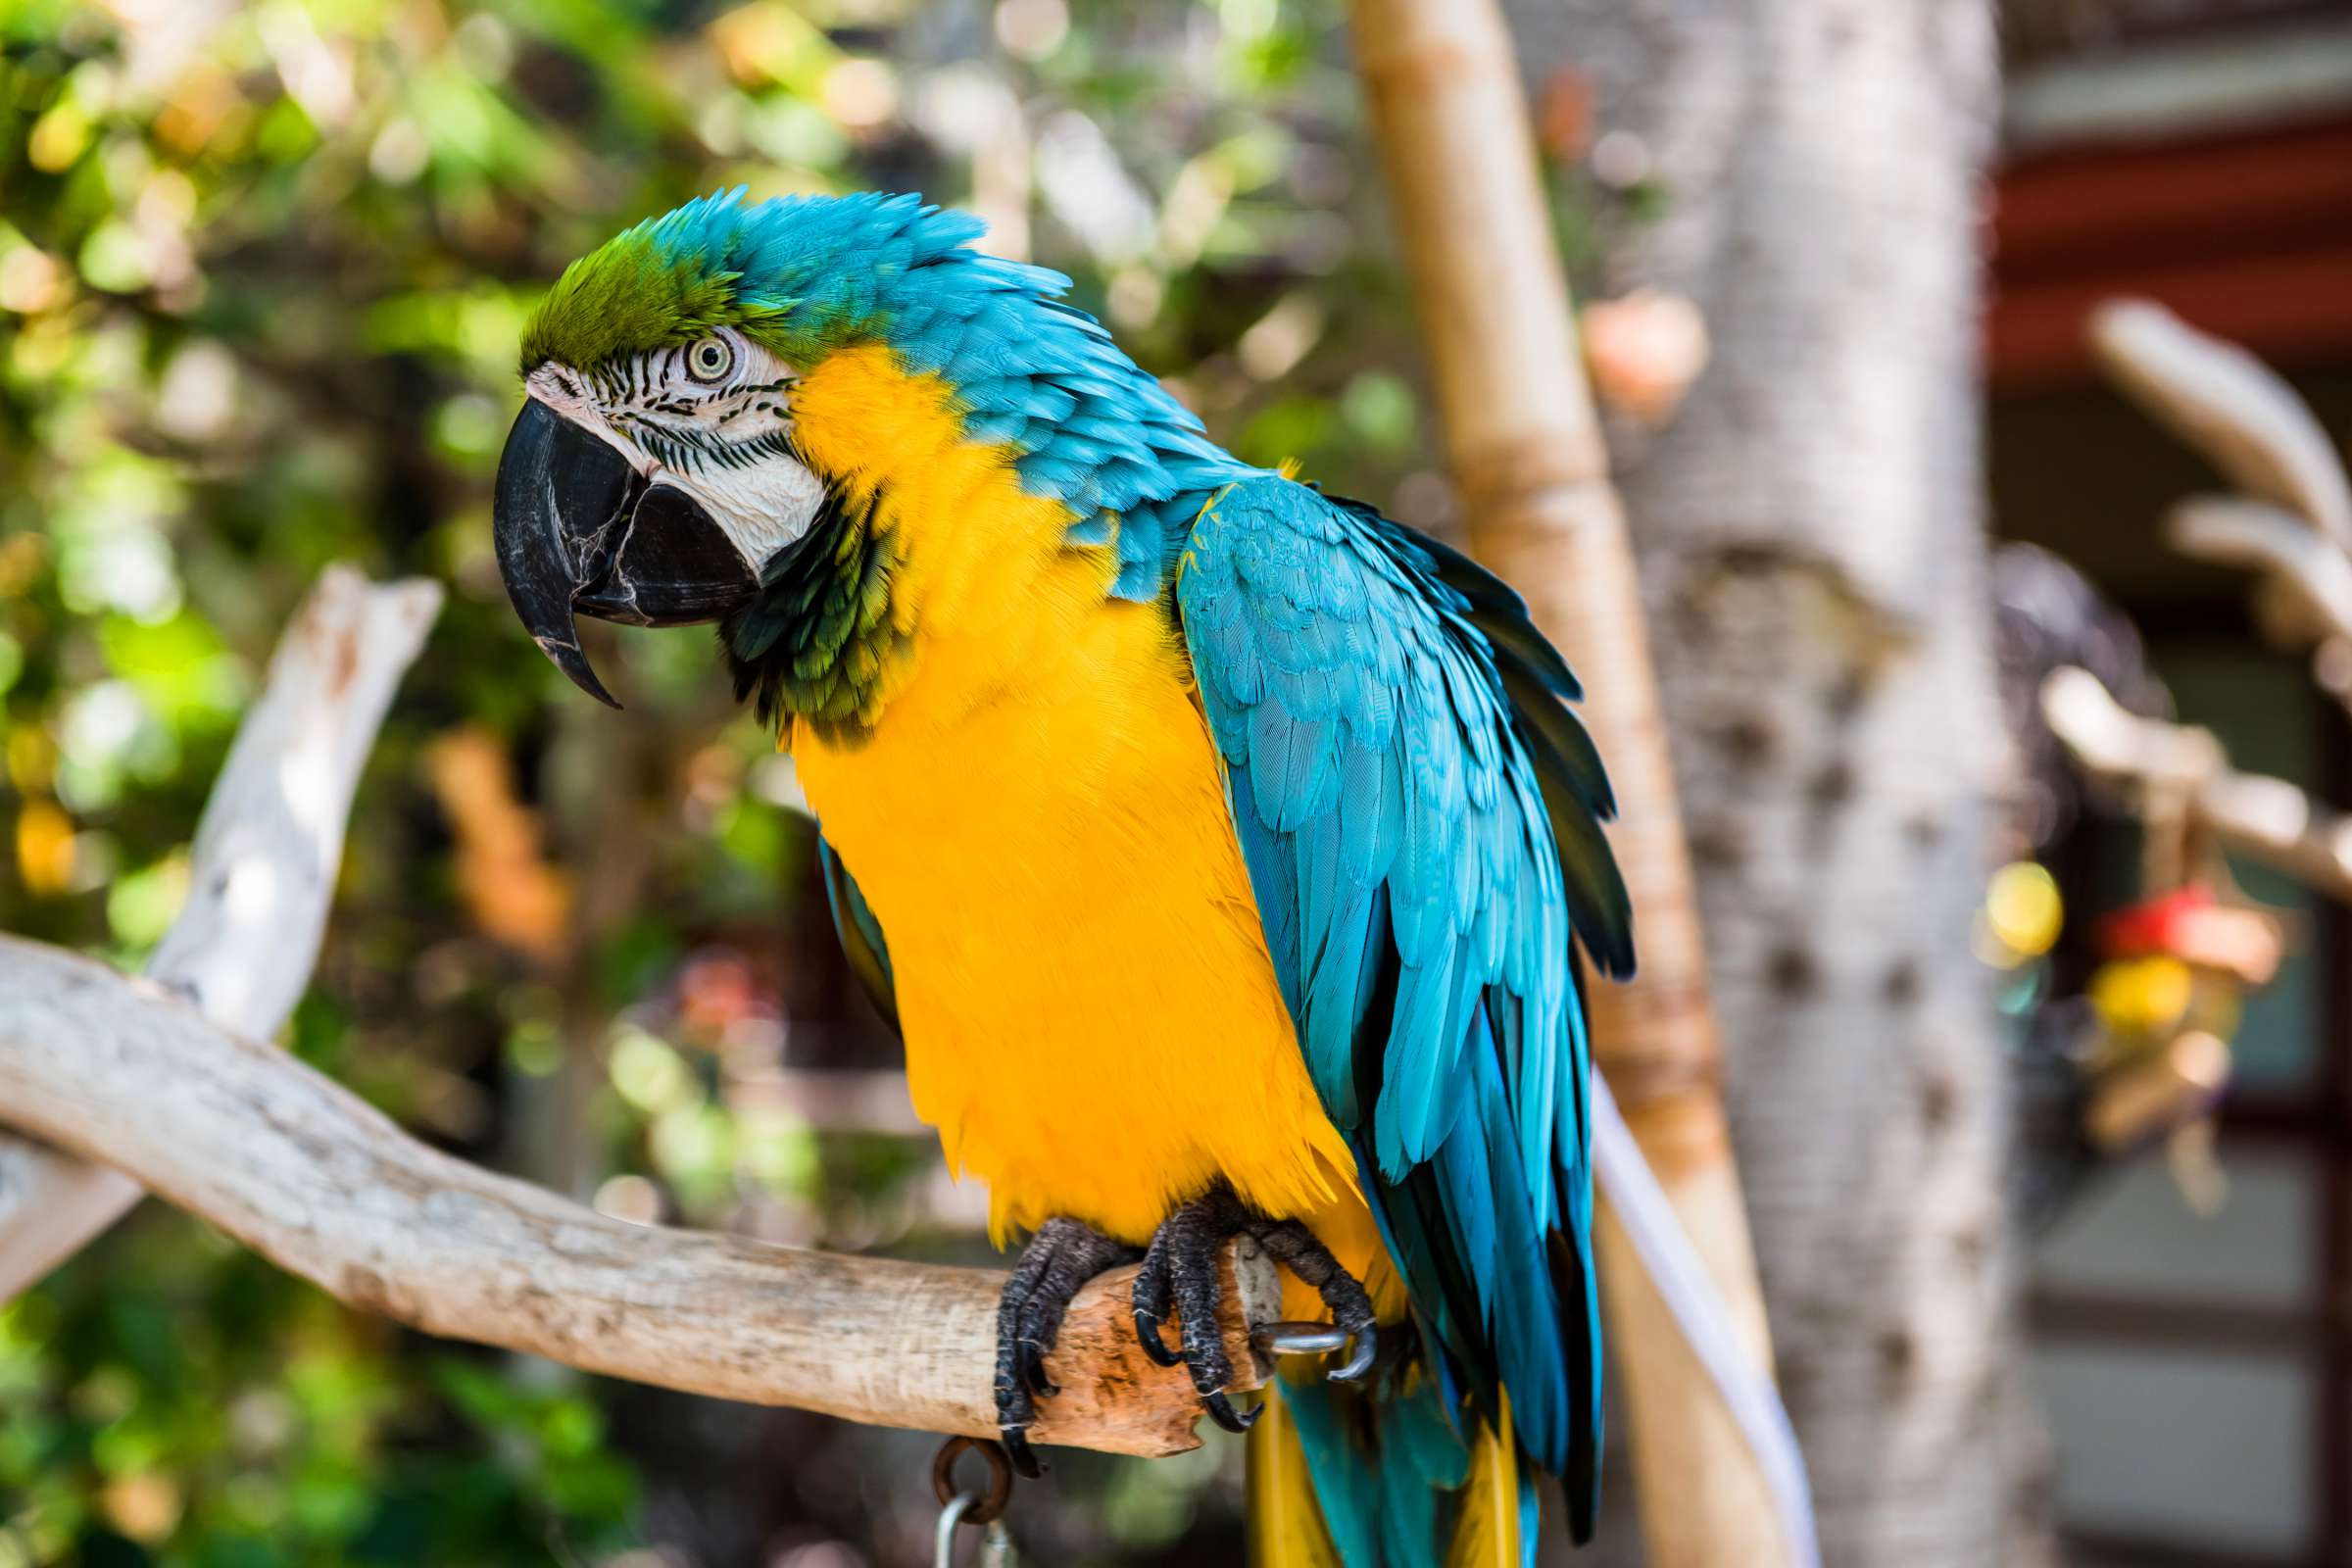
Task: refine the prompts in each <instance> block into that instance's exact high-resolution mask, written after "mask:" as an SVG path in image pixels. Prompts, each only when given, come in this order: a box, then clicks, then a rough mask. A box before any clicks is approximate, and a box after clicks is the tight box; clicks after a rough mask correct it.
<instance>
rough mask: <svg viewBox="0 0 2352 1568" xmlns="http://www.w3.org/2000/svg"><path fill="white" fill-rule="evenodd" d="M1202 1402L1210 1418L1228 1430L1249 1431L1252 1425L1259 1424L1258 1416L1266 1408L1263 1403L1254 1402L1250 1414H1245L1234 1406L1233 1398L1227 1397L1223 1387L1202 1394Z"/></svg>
mask: <svg viewBox="0 0 2352 1568" xmlns="http://www.w3.org/2000/svg"><path fill="white" fill-rule="evenodd" d="M1201 1404H1202V1406H1203V1407H1205V1408H1206V1409H1207V1411H1208V1415H1209V1419H1210V1420H1212V1421H1214V1422H1216V1424H1217V1425H1219V1426H1221V1427H1223V1428H1224V1429H1225V1430H1226V1431H1228V1432H1247V1431H1249V1430H1250V1428H1251V1427H1253V1426H1255V1425H1257V1418H1258V1417H1259V1416H1260V1415H1263V1414H1264V1413H1265V1408H1266V1407H1265V1406H1264V1405H1262V1404H1253V1405H1251V1406H1250V1413H1249V1414H1248V1415H1244V1414H1242V1412H1241V1411H1239V1410H1236V1409H1235V1408H1234V1407H1233V1401H1232V1400H1231V1399H1228V1398H1227V1397H1225V1391H1224V1390H1223V1389H1218V1390H1216V1391H1215V1392H1213V1393H1210V1394H1203V1395H1202V1396H1201Z"/></svg>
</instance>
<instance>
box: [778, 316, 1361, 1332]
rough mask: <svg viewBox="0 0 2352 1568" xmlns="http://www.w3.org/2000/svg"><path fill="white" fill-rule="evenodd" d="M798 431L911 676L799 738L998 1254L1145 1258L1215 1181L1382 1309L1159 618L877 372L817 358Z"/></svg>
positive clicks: (1209, 760) (1221, 795) (861, 359)
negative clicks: (1046, 1228) (866, 499)
mask: <svg viewBox="0 0 2352 1568" xmlns="http://www.w3.org/2000/svg"><path fill="white" fill-rule="evenodd" d="M795 411H796V433H797V436H798V440H799V444H800V447H801V451H802V453H803V454H804V456H805V457H806V458H807V459H808V460H809V462H811V463H812V464H813V465H814V466H817V468H818V469H819V470H820V471H822V472H825V473H826V474H828V475H830V476H831V477H832V478H833V479H834V481H835V482H837V483H840V484H843V485H845V486H848V487H850V488H851V489H852V490H853V491H855V492H857V493H858V494H860V495H870V496H874V497H876V498H878V499H877V500H876V526H877V527H880V528H883V529H886V530H888V531H889V532H890V533H891V534H892V535H893V536H894V539H895V541H896V543H897V548H898V564H897V568H896V570H895V571H894V573H893V575H892V577H891V590H890V593H891V613H892V614H893V616H894V617H895V618H896V619H897V620H898V622H899V624H900V625H901V626H902V627H903V628H905V629H906V630H907V633H908V635H909V636H910V638H911V639H912V648H913V657H912V658H911V659H909V660H908V661H907V663H906V665H905V666H904V668H903V669H900V670H898V671H895V672H893V673H892V675H891V676H890V678H889V680H888V681H887V682H886V683H885V686H884V689H883V698H882V700H881V701H880V703H879V705H878V713H877V716H876V717H875V720H874V724H873V728H872V731H871V733H870V734H867V735H863V736H860V737H858V738H857V739H855V740H840V741H828V740H827V739H825V738H824V737H823V736H822V735H820V734H818V733H816V731H815V730H814V728H813V727H812V726H810V725H808V724H806V723H799V722H796V723H795V725H794V727H793V729H792V731H791V732H790V733H789V734H788V735H787V737H786V739H787V741H788V742H789V744H790V745H791V747H792V749H793V751H794V754H795V757H796V759H797V760H798V762H799V766H800V773H801V779H802V783H803V785H804V787H805V788H806V789H807V791H808V794H809V803H810V804H811V805H812V806H813V807H814V808H815V809H816V813H817V816H818V818H819V819H820V821H821V822H822V823H823V825H824V832H825V837H826V839H827V840H828V841H829V842H830V843H831V844H832V845H833V847H834V849H835V850H836V851H837V852H838V853H839V854H840V856H841V858H842V859H843V861H844V863H846V864H847V865H848V867H849V869H850V872H851V874H852V875H853V876H855V877H856V878H857V879H858V887H859V888H860V890H861V891H862V892H863V893H864V895H865V897H866V900H867V902H868V903H869V904H871V905H872V907H873V909H874V912H875V914H876V916H877V917H878V918H879V919H880V921H881V923H882V929H883V933H884V935H885V937H886V938H887V939H888V941H889V946H890V959H891V969H892V975H893V979H894V982H895V985H896V990H897V1000H898V1009H899V1018H900V1022H901V1024H902V1026H903V1029H904V1032H905V1035H906V1039H907V1079H908V1083H909V1086H910V1088H911V1089H912V1091H913V1096H914V1104H915V1109H916V1110H917V1111H918V1112H919V1113H920V1114H921V1115H922V1116H923V1118H924V1119H925V1120H926V1121H928V1122H930V1123H931V1124H932V1125H933V1126H935V1127H937V1128H938V1129H939V1133H940V1138H941V1142H942V1143H943V1145H944V1146H945V1148H946V1151H947V1155H948V1158H949V1160H950V1162H951V1164H953V1165H954V1166H955V1167H956V1169H957V1170H958V1171H961V1172H969V1173H971V1174H973V1175H976V1176H978V1177H980V1178H981V1179H983V1180H985V1181H986V1182H987V1183H988V1184H989V1194H990V1207H991V1212H992V1216H993V1223H994V1228H995V1230H996V1231H997V1233H998V1236H999V1238H1000V1239H1002V1238H1003V1237H1004V1235H1005V1233H1007V1232H1009V1231H1014V1230H1027V1229H1033V1228H1034V1227H1036V1226H1037V1225H1039V1224H1041V1223H1043V1222H1044V1221H1045V1220H1047V1219H1050V1218H1053V1217H1054V1216H1056V1215H1067V1216H1069V1217H1071V1218H1074V1219H1079V1220H1083V1221H1085V1222H1086V1223H1088V1224H1090V1225H1093V1226H1095V1227H1096V1228H1097V1229H1099V1230H1102V1231H1104V1232H1107V1233H1109V1234H1111V1235H1113V1236H1117V1237H1120V1238H1122V1239H1124V1240H1127V1241H1129V1242H1133V1243H1139V1244H1140V1243H1142V1242H1144V1241H1145V1240H1147V1239H1148V1238H1149V1237H1150V1235H1151V1233H1152V1230H1153V1229H1154V1228H1155V1227H1156V1226H1157V1225H1158V1223H1159V1222H1160V1220H1161V1219H1163V1218H1164V1217H1165V1216H1166V1214H1167V1212H1168V1210H1169V1209H1170V1208H1172V1207H1173V1206H1175V1205H1176V1204H1177V1203H1179V1202H1181V1201H1184V1200H1186V1199H1189V1198H1192V1197H1195V1196H1197V1195H1198V1194H1200V1193H1201V1192H1202V1191H1203V1190H1204V1189H1206V1188H1207V1187H1209V1186H1210V1185H1211V1184H1212V1183H1214V1182H1216V1181H1219V1180H1223V1181H1225V1182H1227V1183H1229V1184H1231V1186H1232V1187H1233V1189H1234V1190H1235V1192H1236V1193H1238V1194H1239V1195H1240V1197H1241V1198H1242V1200H1243V1201H1245V1202H1248V1203H1249V1204H1250V1205H1251V1206H1252V1207H1254V1208H1256V1209H1257V1210H1259V1211H1260V1212H1263V1213H1266V1214H1270V1215H1274V1216H1277V1217H1299V1218H1302V1219H1306V1220H1307V1221H1308V1222H1309V1223H1310V1224H1311V1225H1312V1226H1313V1228H1314V1230H1315V1231H1316V1233H1317V1234H1318V1235H1320V1236H1321V1237H1323V1239H1324V1240H1325V1241H1326V1242H1327V1243H1328V1244H1329V1245H1330V1246H1331V1247H1332V1250H1333V1251H1334V1252H1335V1253H1337V1254H1338V1255H1339V1257H1340V1260H1341V1261H1342V1262H1343V1263H1344V1264H1346V1265H1347V1266H1348V1267H1349V1268H1350V1269H1351V1270H1352V1271H1354V1272H1355V1273H1356V1274H1357V1276H1358V1277H1359V1278H1363V1279H1365V1282H1366V1284H1367V1285H1368V1286H1369V1287H1370V1288H1371V1289H1372V1290H1373V1293H1374V1298H1375V1300H1376V1302H1378V1303H1380V1304H1381V1305H1382V1307H1383V1309H1384V1312H1387V1313H1389V1314H1390V1315H1393V1314H1394V1312H1395V1311H1397V1310H1400V1309H1401V1298H1400V1295H1399V1294H1398V1293H1397V1288H1396V1284H1395V1278H1394V1275H1393V1274H1392V1273H1391V1272H1390V1271H1389V1270H1388V1269H1387V1268H1386V1266H1385V1264H1386V1259H1385V1256H1382V1255H1381V1250H1380V1245H1379V1238H1378V1235H1377V1232H1376V1231H1375V1229H1374V1227H1373V1224H1372V1220H1371V1215H1370V1213H1369V1211H1368V1210H1366V1208H1365V1207H1364V1204H1363V1201H1362V1200H1361V1198H1360V1197H1359V1196H1358V1195H1357V1193H1356V1189H1355V1181H1354V1166H1353V1161H1352V1159H1351V1158H1350V1156H1349V1153H1348V1147H1347V1144H1346V1142H1345V1141H1344V1140H1343V1139H1342V1138H1341V1137H1340V1135H1339V1133H1338V1131H1337V1130H1336V1129H1335V1128H1334V1127H1333V1126H1332V1124H1331V1120H1330V1118H1329V1117H1328V1116H1326V1115H1325V1114H1324V1112H1323V1108H1322V1105H1321V1103H1319V1102H1318V1101H1317V1100H1316V1098H1315V1093H1314V1087H1313V1085H1312V1084H1311V1083H1310V1082H1309V1081H1308V1079H1307V1075H1306V1064H1305V1061H1304V1058H1303V1057H1302V1056H1301V1055H1300V1054H1299V1046H1298V1041H1297V1036H1296V1034H1295V1032H1294V1030H1293V1027H1292V1023H1291V1018H1290V1013H1289V1010H1288V1008H1287V1007H1286V1006H1285V1005H1284V1004H1283V1000H1282V993H1281V990H1280V987H1279V986H1278V984H1277V983H1276V981H1275V978H1274V967H1273V962H1272V960H1271V958H1269V957H1268V956H1267V953H1266V945H1265V935H1264V932H1263V930H1262V928H1261V927H1260V925H1259V923H1258V914H1257V906H1256V902H1255V900H1254V899H1253V898H1252V897H1251V895H1250V881H1249V874H1248V871H1247V870H1246V868H1245V867H1244V865H1243V863H1242V858H1241V850H1240V847H1239V845H1238V844H1237V843H1236V842H1235V839H1234V832H1233V824H1232V820H1231V818H1230V816H1229V815H1228V814H1227V808H1226V805H1225V790H1224V778H1223V772H1222V767H1221V764H1220V762H1219V760H1218V758H1217V755H1216V751H1215V748H1214V746H1213V745H1212V743H1211V741H1210V738H1209V735H1208V729H1207V724H1206V721H1205V720H1204V719H1203V718H1202V716H1201V711H1200V709H1199V708H1198V707H1197V706H1196V705H1195V702H1194V700H1193V695H1192V692H1191V688H1190V666H1189V665H1188V663H1187V662H1186V659H1185V655H1184V651H1183V649H1182V648H1181V646H1180V645H1179V643H1178V640H1177V637H1176V632H1175V629H1174V627H1173V626H1172V625H1171V624H1170V623H1169V622H1168V620H1167V618H1166V617H1167V612H1166V611H1165V609H1164V608H1162V607H1159V606H1153V605H1138V604H1132V603H1128V602H1124V601H1118V600H1112V599H1109V598H1108V597H1107V589H1108V586H1109V583H1110V579H1111V575H1112V572H1113V570H1114V563H1113V561H1112V560H1111V555H1110V552H1109V551H1108V550H1107V549H1100V548H1073V547H1071V546H1070V545H1068V544H1067V542H1066V533H1067V529H1068V525H1069V523H1070V521H1071V517H1070V515H1069V513H1068V512H1067V511H1066V510H1064V509H1063V508H1062V507H1061V505H1060V504H1059V503H1058V502H1054V501H1051V500H1047V499H1044V498H1040V497H1037V496H1033V495H1030V494H1028V493H1026V492H1025V491H1024V490H1023V489H1022V488H1021V486H1020V484H1019V482H1018V480H1017V478H1016V476H1015V475H1014V472H1013V470H1012V468H1011V466H1010V460H1009V458H1008V456H1007V455H1006V454H1005V452H1004V451H1002V450H999V449H993V448H988V447H984V446H979V445H975V444H973V443H970V442H968V441H966V440H964V439H963V437H962V432H961V426H960V423H959V421H958V419H957V418H956V416H955V414H954V410H953V395H952V393H951V391H950V389H948V388H947V387H946V386H945V384H944V383H942V382H940V381H938V379H937V378H936V377H928V376H910V375H908V374H907V372H906V371H905V370H904V369H903V368H901V367H899V366H898V365H897V364H896V362H895V361H894V360H893V359H892V358H891V356H890V354H889V353H888V351H887V350H884V349H881V348H879V347H866V348H853V349H845V350H843V351H840V352H838V353H836V354H834V355H833V356H831V357H830V358H829V359H827V360H826V361H824V362H823V363H822V364H820V365H819V366H818V367H816V368H814V369H813V370H811V371H810V372H809V374H808V375H807V376H806V377H804V379H803V380H802V382H801V383H800V386H799V388H798V392H797V395H796V398H795ZM1367 1276H1368V1277H1367ZM1312 1305H1313V1303H1312V1300H1311V1297H1300V1298H1296V1299H1295V1300H1294V1302H1293V1304H1292V1305H1291V1308H1290V1309H1291V1310H1292V1312H1293V1313H1294V1315H1320V1314H1319V1310H1317V1311H1313V1312H1310V1310H1309V1309H1310V1307H1311V1306H1312Z"/></svg>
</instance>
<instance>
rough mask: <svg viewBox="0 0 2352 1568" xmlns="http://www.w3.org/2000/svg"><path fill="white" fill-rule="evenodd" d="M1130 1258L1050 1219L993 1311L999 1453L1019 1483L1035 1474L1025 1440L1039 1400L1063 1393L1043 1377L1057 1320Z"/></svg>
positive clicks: (1089, 1233)
mask: <svg viewBox="0 0 2352 1568" xmlns="http://www.w3.org/2000/svg"><path fill="white" fill-rule="evenodd" d="M1134 1256H1135V1250H1134V1249H1133V1248H1131V1247H1127V1246H1124V1245H1122V1244H1120V1243H1118V1242H1115V1241H1112V1240H1111V1239H1110V1238H1109V1237H1107V1236H1103V1235H1102V1234H1101V1233H1100V1232H1097V1231H1094V1230H1090V1229H1088V1228H1087V1227H1086V1226H1085V1225H1082V1224H1080V1223H1079V1222H1078V1221H1076V1220H1073V1219H1052V1220H1048V1221H1047V1222H1046V1223H1045V1224H1044V1225H1042V1226H1040V1227H1039V1228H1038V1233H1037V1235H1036V1236H1035V1237H1034V1238H1032V1239H1031V1241H1030V1243H1029V1246H1028V1247H1026V1248H1025V1249H1023V1250H1022V1252H1021V1256H1020V1261H1019V1262H1018V1263H1016V1264H1015V1265H1014V1266H1013V1270H1012V1277H1011V1278H1010V1279H1009V1280H1006V1281H1005V1295H1004V1298H1003V1299H1002V1300H1000V1301H999V1303H998V1307H997V1382H996V1394H997V1422H998V1426H999V1428H1000V1430H1001V1431H1002V1432H1003V1433H1004V1437H1005V1453H1006V1455H1007V1456H1008V1457H1009V1458H1010V1459H1011V1460H1012V1465H1013V1468H1014V1469H1015V1470H1017V1471H1019V1472H1020V1473H1021V1474H1022V1475H1025V1476H1035V1475H1037V1474H1039V1473H1040V1472H1041V1471H1042V1470H1043V1469H1044V1466H1042V1465H1040V1464H1039V1463H1038V1460H1037V1455H1036V1453H1035V1452H1034V1451H1033V1450H1032V1449H1031V1448H1030V1446H1029V1440H1028V1438H1027V1437H1026V1436H1025V1433H1026V1431H1027V1429H1028V1426H1029V1422H1030V1419H1031V1418H1032V1417H1033V1416H1034V1415H1035V1414H1036V1413H1037V1400H1038V1399H1040V1398H1049V1399H1050V1398H1052V1397H1054V1395H1056V1394H1059V1393H1060V1392H1061V1390H1060V1389H1059V1388H1057V1387H1056V1386H1055V1385H1054V1380H1053V1379H1052V1378H1051V1377H1049V1376H1047V1374H1046V1357H1047V1355H1049V1354H1050V1353H1051V1352H1052V1351H1053V1348H1054V1340H1055V1339H1056V1338H1057V1337H1058V1336H1059V1334H1060V1332H1061V1318H1062V1314H1063V1313H1064V1312H1066V1311H1067V1310H1069V1305H1070V1298H1072V1297H1073V1296H1075V1295H1077V1294H1078V1288H1079V1287H1080V1286H1081V1285H1084V1284H1085V1283H1086V1282H1087V1281H1088V1280H1090V1279H1092V1278H1093V1277H1094V1276H1095V1275H1096V1274H1099V1273H1101V1272H1102V1271H1103V1269H1106V1268H1109V1267H1110V1266H1112V1265H1113V1264H1116V1263H1122V1262H1125V1261H1127V1260H1128V1259H1130V1258H1132V1257H1134Z"/></svg>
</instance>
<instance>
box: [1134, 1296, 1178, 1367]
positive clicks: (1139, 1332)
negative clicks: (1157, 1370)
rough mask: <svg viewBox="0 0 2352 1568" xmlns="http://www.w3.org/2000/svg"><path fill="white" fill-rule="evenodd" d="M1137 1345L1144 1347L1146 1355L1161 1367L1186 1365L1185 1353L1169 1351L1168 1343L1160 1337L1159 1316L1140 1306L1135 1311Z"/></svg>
mask: <svg viewBox="0 0 2352 1568" xmlns="http://www.w3.org/2000/svg"><path fill="white" fill-rule="evenodd" d="M1135 1343H1136V1344H1138V1345H1140V1346H1142V1347H1143V1348H1144V1353H1145V1354H1146V1355H1148V1356H1150V1357H1151V1358H1152V1360H1154V1361H1156V1362H1158V1363H1159V1364H1160V1365H1161V1366H1181V1365H1183V1364H1184V1355H1183V1353H1182V1352H1181V1351H1177V1350H1171V1349H1169V1348H1168V1342H1167V1341H1166V1340H1165V1339H1163V1338H1161V1337H1160V1332H1159V1317H1158V1314H1156V1313H1153V1312H1148V1311H1146V1310H1144V1308H1142V1307H1140V1306H1139V1307H1137V1308H1136V1309H1135Z"/></svg>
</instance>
